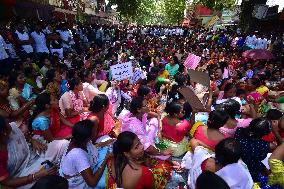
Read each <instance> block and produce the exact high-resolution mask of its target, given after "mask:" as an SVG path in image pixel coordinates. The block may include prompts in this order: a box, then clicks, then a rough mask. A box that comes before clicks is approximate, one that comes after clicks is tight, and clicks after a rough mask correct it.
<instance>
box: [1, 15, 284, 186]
mask: <svg viewBox="0 0 284 189" xmlns="http://www.w3.org/2000/svg"><path fill="white" fill-rule="evenodd" d="M265 36H266V37H265ZM256 49H257V50H259V51H262V52H266V53H268V54H269V53H270V54H271V56H269V57H266V58H261V57H260V55H259V56H257V55H256V54H254V55H253V57H247V56H245V53H244V52H246V53H247V52H248V51H253V50H256ZM189 53H191V54H194V55H196V56H199V57H200V58H201V60H200V62H198V64H197V65H196V67H194V68H192V69H194V70H195V71H196V73H201V72H204V73H207V75H208V77H209V79H210V84H209V83H208V85H206V84H204V81H202V80H196V78H193V77H196V76H193V75H191V74H189V73H191V72H189V70H188V65H187V64H185V62H186V61H187V57H188V55H189ZM283 55H284V35H283V32H282V33H281V32H273V33H270V32H251V33H242V32H240V30H238V29H236V28H227V29H226V30H217V31H215V30H210V29H204V28H201V27H197V28H184V27H164V26H108V25H97V24H87V23H86V24H72V23H65V22H62V23H59V22H56V21H40V22H35V21H33V22H25V21H24V20H21V21H12V22H7V23H5V24H2V25H1V27H0V188H1V187H2V188H3V189H6V188H9V189H10V188H20V189H30V188H33V189H36V188H46V187H49V188H51V187H52V188H54V189H55V188H62V189H63V188H70V189H86V188H96V189H99V188H111V189H113V188H125V189H142V188H157V189H160V188H161V189H162V188H169V189H173V188H180V189H183V188H191V189H194V188H196V189H207V188H213V189H214V188H216V189H223V188H224V189H227V188H231V189H237V188H242V189H251V188H254V189H257V188H262V189H264V188H265V189H268V188H270V189H278V188H279V189H281V188H284V183H283V181H284V163H283V159H284V146H283V139H284V116H283V112H284V67H283V62H284V56H283ZM128 62H130V63H131V64H132V69H133V70H132V71H133V73H135V74H134V76H135V77H134V76H133V77H128V78H123V79H121V80H120V79H117V78H116V77H115V76H114V75H113V73H112V69H111V68H112V66H115V65H117V64H122V63H128ZM197 71H199V72H197ZM182 89H186V90H190V91H191V92H190V93H186V94H185V93H183V92H182V91H183V90H182ZM193 99H197V100H199V101H200V103H201V104H202V105H203V107H202V108H201V107H200V106H197V102H196V101H197V100H195V101H194V100H193Z"/></svg>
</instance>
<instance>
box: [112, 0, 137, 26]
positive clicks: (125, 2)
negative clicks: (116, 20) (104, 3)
mask: <svg viewBox="0 0 284 189" xmlns="http://www.w3.org/2000/svg"><path fill="white" fill-rule="evenodd" d="M109 3H110V4H111V5H117V11H118V12H119V14H120V15H121V16H122V17H124V18H125V19H126V20H127V21H132V20H133V19H134V17H135V16H136V15H137V12H138V9H139V7H140V5H141V3H142V0H110V1H109Z"/></svg>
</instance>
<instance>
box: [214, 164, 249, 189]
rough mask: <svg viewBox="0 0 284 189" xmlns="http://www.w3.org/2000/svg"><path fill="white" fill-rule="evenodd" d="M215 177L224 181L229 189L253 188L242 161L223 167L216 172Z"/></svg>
mask: <svg viewBox="0 0 284 189" xmlns="http://www.w3.org/2000/svg"><path fill="white" fill-rule="evenodd" d="M216 175H218V176H220V177H221V178H222V179H224V180H225V181H226V183H227V184H228V185H229V187H230V189H251V188H252V187H253V180H252V177H251V175H250V173H249V171H248V169H247V168H246V165H245V164H244V163H243V162H242V161H239V162H238V163H233V164H229V165H227V166H225V167H223V168H222V169H220V170H219V171H217V172H216Z"/></svg>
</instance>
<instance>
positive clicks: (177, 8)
mask: <svg viewBox="0 0 284 189" xmlns="http://www.w3.org/2000/svg"><path fill="white" fill-rule="evenodd" d="M162 2H163V6H164V7H163V9H164V18H165V21H166V24H173V25H178V24H180V23H181V21H182V20H183V18H184V10H185V8H186V0H162Z"/></svg>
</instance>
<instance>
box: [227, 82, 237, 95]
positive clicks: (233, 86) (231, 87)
mask: <svg viewBox="0 0 284 189" xmlns="http://www.w3.org/2000/svg"><path fill="white" fill-rule="evenodd" d="M233 88H236V86H235V84H233V83H227V84H226V85H225V87H224V93H226V92H228V91H229V90H231V89H233Z"/></svg>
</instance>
